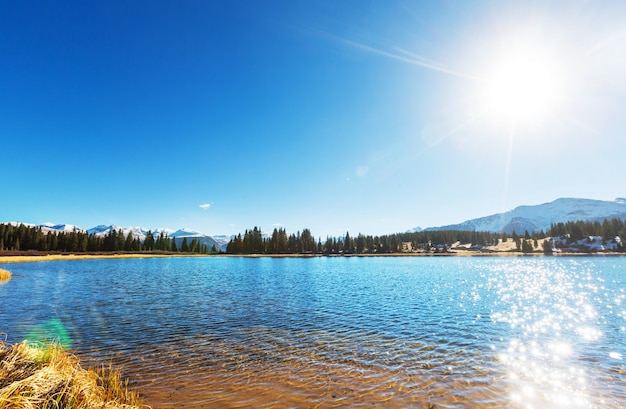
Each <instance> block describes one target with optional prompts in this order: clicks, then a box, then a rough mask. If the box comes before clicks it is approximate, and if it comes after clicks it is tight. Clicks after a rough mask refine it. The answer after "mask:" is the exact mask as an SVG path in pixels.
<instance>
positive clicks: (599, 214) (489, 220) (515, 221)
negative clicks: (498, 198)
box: [424, 198, 626, 234]
mask: <svg viewBox="0 0 626 409" xmlns="http://www.w3.org/2000/svg"><path fill="white" fill-rule="evenodd" d="M613 218H621V219H626V198H617V199H615V200H614V201H604V200H593V199H574V198H561V199H557V200H555V201H553V202H549V203H544V204H540V205H535V206H519V207H516V208H515V209H513V210H510V211H508V212H505V213H498V214H493V215H491V216H486V217H480V218H478V219H471V220H467V221H464V222H463V223H459V224H451V225H447V226H440V227H429V228H427V229H424V230H469V231H493V232H505V233H513V232H514V231H515V232H517V233H518V234H521V233H524V232H525V231H526V230H528V231H529V232H532V231H541V230H543V231H547V230H548V229H549V228H550V225H551V224H552V223H560V222H562V223H566V222H569V221H578V220H585V221H596V220H598V221H602V220H605V219H613Z"/></svg>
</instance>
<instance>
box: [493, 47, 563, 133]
mask: <svg viewBox="0 0 626 409" xmlns="http://www.w3.org/2000/svg"><path fill="white" fill-rule="evenodd" d="M487 74H488V75H487V78H486V87H485V89H484V91H483V92H484V100H485V107H484V109H485V110H486V111H487V113H488V114H489V115H490V116H494V117H495V118H497V119H505V120H513V121H515V122H531V121H538V120H540V119H542V117H544V116H545V115H546V114H550V113H552V112H553V111H554V110H555V109H556V108H557V102H558V100H559V98H560V97H561V95H560V94H561V90H560V87H559V82H560V81H559V77H558V74H557V70H556V69H555V66H554V64H552V63H551V62H550V61H549V59H547V58H543V57H542V56H541V55H532V53H528V52H517V53H514V54H510V55H506V56H503V57H502V58H501V59H500V60H499V61H498V62H496V63H495V64H494V67H493V68H492V71H491V72H490V73H487Z"/></svg>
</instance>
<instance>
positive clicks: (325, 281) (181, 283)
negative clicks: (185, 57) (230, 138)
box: [0, 257, 626, 408]
mask: <svg viewBox="0 0 626 409" xmlns="http://www.w3.org/2000/svg"><path fill="white" fill-rule="evenodd" d="M9 269H10V270H11V271H12V272H13V278H12V279H11V281H9V282H8V283H5V284H4V285H0V299H1V300H2V306H1V307H0V332H6V333H7V334H8V335H7V339H8V341H9V342H17V341H19V340H21V339H24V338H25V337H32V336H33V334H36V335H37V334H39V336H41V331H39V332H37V331H35V332H33V329H35V328H40V329H41V326H42V324H45V323H48V324H49V323H50V320H54V322H55V323H58V322H60V323H61V324H62V327H63V328H64V329H65V331H66V333H67V337H68V338H69V340H71V346H72V349H73V350H74V352H75V353H77V354H78V355H79V356H81V358H82V359H83V362H84V363H86V364H89V365H97V364H99V363H101V362H102V361H105V362H108V361H112V363H113V364H114V365H115V366H119V367H121V368H122V369H123V371H124V373H125V374H126V375H128V376H130V378H131V380H132V381H131V385H132V387H134V388H137V389H138V390H140V392H141V393H142V396H143V397H144V399H145V401H146V402H147V403H149V404H151V405H153V407H155V408H173V407H190V408H191V407H194V408H241V407H255V408H259V407H261V408H263V407H265V408H269V407H272V408H291V407H320V408H330V407H363V406H367V407H385V408H394V407H396V408H406V407H415V408H429V407H436V408H472V407H474V408H479V407H480V408H501V407H511V408H547V407H549V408H594V407H597V408H625V407H626V300H625V298H626V294H625V288H626V286H625V284H626V258H623V257H585V258H561V257H558V258H556V257H555V258H534V257H533V258H522V257H519V258H498V257H494V258H461V257H454V258H453V257H446V258H426V257H416V258H405V257H398V258H395V257H394V258H386V257H385V258H358V257H349V258H339V257H337V258H306V259H294V258H285V259H272V258H172V259H126V260H124V259H121V260H76V261H57V262H42V263H25V264H13V265H10V266H9ZM49 327H50V325H48V327H46V328H49ZM54 328H56V326H55V327H54ZM51 331H52V330H51Z"/></svg>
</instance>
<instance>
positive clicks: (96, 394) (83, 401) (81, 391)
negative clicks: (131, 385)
mask: <svg viewBox="0 0 626 409" xmlns="http://www.w3.org/2000/svg"><path fill="white" fill-rule="evenodd" d="M140 407H141V406H140V404H139V398H138V395H137V393H135V392H131V391H129V390H128V385H127V383H125V382H123V381H122V379H121V377H120V374H119V372H116V371H113V370H111V369H110V368H109V369H106V368H102V369H99V370H98V371H93V370H85V369H83V368H82V367H81V366H80V364H79V362H78V358H77V357H76V356H74V355H72V354H69V353H67V352H65V351H64V350H63V348H62V347H61V346H59V345H54V344H53V345H48V346H46V347H43V348H35V347H32V346H29V345H28V344H27V343H26V342H25V341H24V342H20V343H18V344H14V345H12V346H10V345H8V344H5V343H3V342H0V408H1V409H9V408H11V409H30V408H48V409H53V408H54V409H60V408H73V409H87V408H103V409H113V408H129V409H130V408H140ZM144 407H145V406H144Z"/></svg>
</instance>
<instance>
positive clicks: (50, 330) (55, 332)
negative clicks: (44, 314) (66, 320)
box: [26, 318, 72, 349]
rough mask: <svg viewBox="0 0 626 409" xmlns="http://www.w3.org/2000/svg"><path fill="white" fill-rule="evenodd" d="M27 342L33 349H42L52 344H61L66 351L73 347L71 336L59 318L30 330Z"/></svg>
mask: <svg viewBox="0 0 626 409" xmlns="http://www.w3.org/2000/svg"><path fill="white" fill-rule="evenodd" d="M26 341H27V342H28V344H29V345H30V346H33V347H41V346H45V345H49V344H51V343H56V344H59V345H61V346H62V347H63V348H65V349H69V348H71V346H72V341H71V339H70V335H69V334H68V332H67V330H66V329H65V326H64V325H63V322H61V320H60V319H58V318H53V319H50V320H48V321H46V322H44V323H42V324H39V325H37V326H36V327H35V328H33V329H32V330H30V332H28V334H27V335H26Z"/></svg>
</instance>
